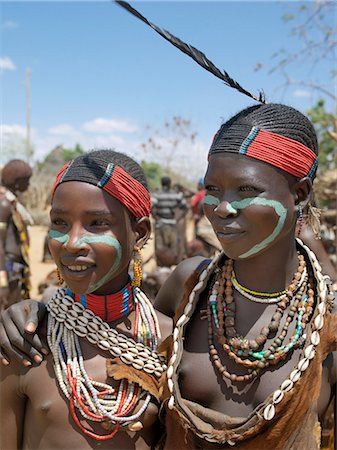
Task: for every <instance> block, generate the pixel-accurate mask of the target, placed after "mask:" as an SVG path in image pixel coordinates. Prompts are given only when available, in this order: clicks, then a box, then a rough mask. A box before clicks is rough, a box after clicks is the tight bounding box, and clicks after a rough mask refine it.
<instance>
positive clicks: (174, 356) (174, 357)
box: [170, 354, 177, 365]
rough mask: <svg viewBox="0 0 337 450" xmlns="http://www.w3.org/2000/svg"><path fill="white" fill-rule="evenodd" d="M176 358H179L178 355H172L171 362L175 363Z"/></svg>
mask: <svg viewBox="0 0 337 450" xmlns="http://www.w3.org/2000/svg"><path fill="white" fill-rule="evenodd" d="M176 359H177V355H176V354H174V355H172V357H171V359H170V364H171V365H173V364H174V363H175V362H176Z"/></svg>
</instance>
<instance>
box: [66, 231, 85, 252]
mask: <svg viewBox="0 0 337 450" xmlns="http://www.w3.org/2000/svg"><path fill="white" fill-rule="evenodd" d="M83 234H84V230H83V229H82V227H80V226H73V227H72V228H71V230H70V231H69V239H68V240H67V241H66V242H65V243H64V245H63V246H64V248H65V249H66V250H67V252H69V253H79V252H81V251H83V250H85V249H86V248H87V243H86V242H85V240H84V239H82V237H83Z"/></svg>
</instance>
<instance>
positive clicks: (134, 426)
mask: <svg viewBox="0 0 337 450" xmlns="http://www.w3.org/2000/svg"><path fill="white" fill-rule="evenodd" d="M142 429H143V424H142V422H139V421H138V422H135V423H131V424H130V425H128V430H129V431H140V430H142Z"/></svg>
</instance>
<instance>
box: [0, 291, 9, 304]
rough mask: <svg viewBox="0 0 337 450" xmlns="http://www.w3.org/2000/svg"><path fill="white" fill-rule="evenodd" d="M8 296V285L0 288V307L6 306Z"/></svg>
mask: <svg viewBox="0 0 337 450" xmlns="http://www.w3.org/2000/svg"><path fill="white" fill-rule="evenodd" d="M8 297H9V288H8V286H7V287H2V288H0V309H5V308H6V307H7V302H8Z"/></svg>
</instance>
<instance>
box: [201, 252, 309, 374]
mask: <svg viewBox="0 0 337 450" xmlns="http://www.w3.org/2000/svg"><path fill="white" fill-rule="evenodd" d="M298 260H299V265H298V269H297V271H296V273H295V274H294V277H293V280H292V282H291V283H290V285H289V286H288V288H287V289H285V290H284V291H281V292H278V293H272V294H270V297H268V294H267V293H260V292H254V291H251V290H249V289H247V288H243V289H242V286H241V285H239V286H240V291H242V292H243V293H244V294H245V295H244V296H245V297H246V298H249V299H251V298H250V297H252V296H254V299H253V301H256V298H257V299H258V300H257V301H258V302H259V303H261V300H263V303H267V304H272V303H275V299H277V306H276V310H275V312H274V314H273V315H272V318H271V321H270V323H269V324H268V325H266V326H264V327H262V329H261V331H260V333H259V334H258V336H256V337H255V339H250V340H248V339H245V338H243V337H241V336H239V335H238V333H237V331H236V329H235V302H234V298H233V286H234V287H235V288H237V286H235V284H234V283H237V284H238V282H237V280H236V277H235V275H233V273H234V271H233V261H232V260H227V261H226V262H225V264H224V266H223V269H222V271H221V270H220V269H217V270H216V274H215V279H214V283H213V287H212V289H211V294H210V296H209V301H208V304H209V306H208V342H209V352H210V356H211V359H212V361H213V364H214V366H215V367H216V368H217V369H218V370H219V372H220V374H221V376H222V377H223V378H228V379H230V380H231V381H235V382H238V381H250V380H252V379H253V378H255V377H256V376H257V375H258V373H259V372H260V371H261V370H262V369H264V368H266V367H268V366H269V365H270V364H272V365H276V364H278V363H279V362H280V361H281V360H282V359H284V358H286V356H287V354H288V353H289V352H290V351H292V350H293V349H295V348H298V347H300V346H301V345H303V342H304V340H303V330H304V329H305V327H306V324H307V322H308V320H309V318H310V316H311V313H312V306H313V303H314V291H313V289H312V285H313V284H312V282H309V281H308V274H307V269H306V263H305V260H304V257H303V256H302V255H298ZM233 281H234V283H233ZM247 291H249V292H247ZM247 294H248V296H247ZM287 308H288V313H287V316H286V317H285V321H284V324H283V326H282V327H280V324H281V319H282V318H283V317H284V315H285V311H286V310H287ZM295 318H296V326H295V331H294V333H293V335H292V336H291V337H290V338H289V342H288V344H286V345H284V340H285V338H286V337H287V335H288V329H289V326H290V324H291V322H292V321H293V320H294V319H295ZM212 319H213V323H214V328H215V333H214V332H213V325H212ZM214 334H215V335H216V337H217V341H218V343H219V344H220V345H221V346H222V348H223V350H224V351H225V352H226V354H227V355H228V357H229V358H231V359H233V360H234V361H235V362H236V363H237V364H238V365H241V366H244V367H246V368H248V373H247V374H246V375H236V374H232V373H229V372H228V371H227V370H226V368H225V367H224V366H223V365H222V364H221V362H220V358H219V354H218V351H217V349H216V347H215V345H214V337H213V336H214ZM271 335H276V337H275V338H274V340H273V341H272V343H271V344H269V346H268V347H267V348H266V349H262V348H263V346H264V344H266V342H267V340H268V338H270V336H271Z"/></svg>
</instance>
